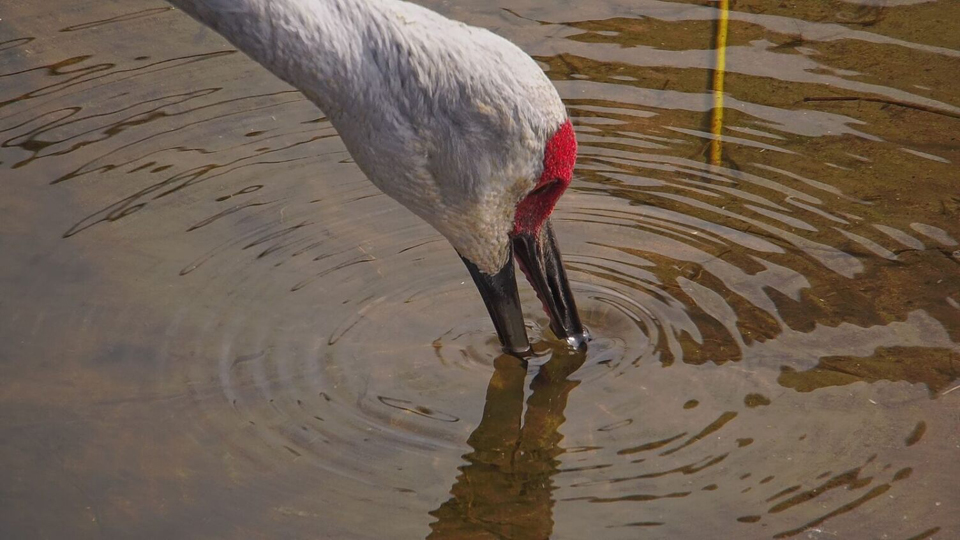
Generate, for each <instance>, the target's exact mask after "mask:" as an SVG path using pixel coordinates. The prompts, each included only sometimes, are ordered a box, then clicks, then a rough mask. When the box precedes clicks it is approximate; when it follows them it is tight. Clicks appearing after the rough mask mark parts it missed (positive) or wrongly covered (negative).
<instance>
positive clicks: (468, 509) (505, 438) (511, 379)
mask: <svg viewBox="0 0 960 540" xmlns="http://www.w3.org/2000/svg"><path fill="white" fill-rule="evenodd" d="M585 359H586V358H585V356H584V355H583V354H581V353H576V352H569V351H557V352H556V353H555V354H554V355H553V357H552V358H551V359H550V360H549V361H548V362H547V363H546V364H544V365H542V366H540V368H539V370H538V372H537V375H536V376H535V377H534V378H533V382H532V383H531V384H530V387H531V390H532V393H531V394H530V398H529V399H528V400H527V403H526V412H524V406H523V405H524V404H523V398H524V389H525V381H526V375H527V369H526V362H523V361H520V360H518V359H516V358H514V357H512V356H506V355H505V356H501V357H499V358H497V359H496V360H495V362H494V369H495V371H494V373H493V377H491V378H490V383H489V384H488V385H487V398H486V404H485V405H484V408H483V417H482V418H481V420H480V424H479V425H478V426H477V428H476V429H475V430H474V431H473V433H471V434H470V438H469V439H467V444H469V445H470V447H471V448H473V451H472V452H470V453H469V454H465V455H464V456H463V459H464V460H465V461H466V462H467V464H466V465H464V466H462V467H460V475H459V476H458V477H457V482H456V484H454V486H453V488H452V489H451V490H450V493H451V498H450V499H449V500H448V501H447V502H445V503H444V504H443V505H441V506H440V508H437V509H436V510H434V511H433V512H430V515H432V516H434V517H435V518H437V521H435V522H434V523H432V524H431V525H430V528H431V529H433V532H432V533H430V535H429V536H428V537H427V538H429V539H431V540H440V539H446V540H452V539H461V538H462V539H474V538H476V539H480V538H549V537H550V535H551V534H552V533H553V507H554V494H553V492H554V490H555V488H554V485H553V480H552V479H553V477H554V476H556V474H557V473H558V472H559V468H560V461H559V459H557V458H558V457H559V456H560V454H562V453H563V452H564V450H563V448H561V447H560V442H561V440H563V435H561V434H560V426H562V425H563V422H564V420H565V418H564V416H563V412H564V409H565V408H566V407H567V396H568V395H569V394H570V392H571V391H572V390H573V389H574V388H576V387H577V385H578V384H579V383H578V382H577V381H575V380H570V379H569V376H570V375H571V374H572V373H573V372H574V371H576V370H577V369H578V368H579V367H580V366H582V365H583V362H584V360H585Z"/></svg>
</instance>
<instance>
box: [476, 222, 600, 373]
mask: <svg viewBox="0 0 960 540" xmlns="http://www.w3.org/2000/svg"><path fill="white" fill-rule="evenodd" d="M510 247H511V251H510V253H509V256H508V258H507V263H506V264H505V265H504V266H503V268H501V269H500V271H499V272H497V273H496V274H493V275H490V274H485V273H483V272H482V271H480V269H478V268H477V267H476V265H474V264H473V263H472V262H470V261H468V260H467V259H464V258H463V257H461V259H462V260H463V262H464V264H466V266H467V269H468V270H470V275H471V276H472V277H473V282H474V283H475V284H476V285H477V289H479V290H480V296H482V297H483V303H484V304H485V305H486V306H487V311H488V312H489V313H490V318H491V319H492V320H493V326H494V327H495V328H496V330H497V335H498V336H499V338H500V344H501V345H502V346H503V350H504V352H506V353H508V354H512V355H514V356H519V357H521V358H522V357H525V356H529V355H531V354H532V350H531V348H530V342H529V341H528V340H527V330H526V328H525V327H524V324H523V311H522V310H521V308H520V295H519V293H518V292H517V281H516V277H515V274H514V271H513V257H514V255H516V257H517V260H518V262H519V264H520V268H521V270H523V273H524V274H526V276H527V280H528V281H529V282H530V284H531V285H532V286H533V288H534V290H536V291H537V296H538V297H539V298H540V301H541V302H542V303H543V308H544V311H546V312H547V315H549V317H550V329H551V330H553V333H554V334H555V335H556V336H557V337H558V338H560V339H563V340H565V341H567V343H569V344H570V345H571V346H573V347H574V348H577V349H579V348H581V347H584V346H585V345H586V341H587V335H586V333H585V332H584V331H583V325H582V324H581V323H580V315H579V314H578V313H577V305H576V304H575V303H574V301H573V293H572V292H571V291H570V283H569V282H568V281H567V274H566V271H564V269H563V263H562V261H561V260H560V252H559V250H558V248H557V239H556V236H554V234H553V228H552V227H551V225H550V221H549V220H548V221H546V222H544V224H543V226H542V227H541V228H540V232H539V234H538V235H533V234H530V233H518V234H515V235H513V237H512V241H511V246H510Z"/></svg>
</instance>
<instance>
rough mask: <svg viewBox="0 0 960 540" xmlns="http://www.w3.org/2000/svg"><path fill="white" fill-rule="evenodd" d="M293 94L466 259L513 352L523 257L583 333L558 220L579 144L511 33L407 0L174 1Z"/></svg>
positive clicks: (567, 335) (550, 307) (570, 332)
mask: <svg viewBox="0 0 960 540" xmlns="http://www.w3.org/2000/svg"><path fill="white" fill-rule="evenodd" d="M169 1H170V2H171V3H172V4H174V5H175V6H177V7H179V8H181V9H182V10H184V11H185V12H187V13H188V14H190V15H191V16H193V17H194V18H195V19H197V20H199V21H200V22H202V23H203V24H205V25H207V26H209V27H210V28H212V29H214V30H215V31H216V32H218V33H219V34H221V35H223V36H224V37H225V38H226V39H227V40H229V41H230V42H231V43H233V45H234V46H236V47H237V48H238V49H240V50H241V51H243V52H244V53H246V54H247V55H249V56H250V57H252V58H253V59H254V60H256V61H257V62H259V63H260V64H261V65H263V66H264V67H266V68H267V69H268V70H270V71H271V72H273V73H274V74H275V75H276V76H278V77H280V78H281V79H283V80H284V81H286V82H287V83H289V84H291V85H293V86H294V87H296V88H297V89H298V90H299V91H301V92H302V93H303V94H304V95H305V96H306V97H307V98H308V99H310V100H311V101H312V102H313V103H315V104H316V105H317V106H318V107H320V109H321V110H323V112H324V113H325V114H326V115H327V118H328V119H329V120H330V122H331V123H332V125H333V126H334V127H335V128H336V129H337V131H338V132H339V134H340V136H341V137H342V139H343V142H344V144H345V145H346V147H347V150H348V151H349V152H350V154H351V155H352V156H353V158H354V160H355V161H356V163H357V165H358V166H359V167H360V169H361V170H362V171H363V172H364V174H366V176H367V177H368V178H369V179H370V180H371V181H372V182H373V183H374V184H375V185H376V186H377V187H378V188H379V189H381V190H382V191H383V192H384V193H386V194H387V195H389V196H390V197H392V198H393V199H395V200H396V201H398V202H400V204H402V205H403V206H405V207H407V208H408V209H410V210H411V211H413V212H414V213H415V214H416V215H418V216H420V217H421V218H423V219H424V220H426V221H427V222H428V223H429V224H430V225H432V226H433V227H434V228H435V229H436V230H437V231H439V232H440V233H441V234H442V235H443V236H444V237H446V238H447V240H449V242H450V244H452V245H453V247H454V249H456V251H457V252H458V253H459V255H460V257H461V259H463V261H464V263H465V264H466V266H467V268H468V269H469V271H470V274H471V276H472V277H473V280H474V282H475V284H476V285H477V287H478V289H479V290H480V294H481V296H482V297H483V300H484V303H485V304H486V307H487V310H488V311H489V313H490V317H491V319H492V320H493V324H494V327H495V328H496V331H497V335H498V336H499V338H500V342H501V345H502V346H503V348H504V350H505V351H506V352H508V353H511V354H514V355H517V356H524V355H527V354H529V353H530V345H529V341H528V339H527V334H526V328H525V327H524V322H523V313H522V311H521V307H520V300H519V294H518V292H517V284H516V279H515V277H514V269H513V259H514V256H516V259H517V261H518V263H519V265H520V268H521V270H522V271H523V272H524V274H525V275H526V276H527V279H528V280H529V281H530V283H531V285H532V286H533V288H534V289H535V290H536V292H537V295H538V296H539V298H540V300H541V302H542V303H543V306H544V310H545V311H546V312H547V314H548V315H549V317H550V328H551V329H552V330H553V333H554V334H555V335H556V336H557V337H559V338H561V339H564V340H566V341H567V342H568V343H570V344H571V345H572V346H574V347H580V346H582V345H583V344H584V343H585V341H586V338H585V336H586V334H585V332H584V329H583V326H582V324H581V323H580V317H579V314H578V313H577V308H576V305H575V303H574V299H573V294H572V293H571V291H570V286H569V283H568V281H567V277H566V273H565V271H564V267H563V264H562V262H561V259H560V254H559V252H558V248H557V241H556V237H555V236H554V233H553V229H552V227H551V225H550V221H549V216H550V214H551V212H552V211H553V208H554V205H555V204H556V202H557V199H559V197H560V196H561V195H562V194H563V192H564V190H566V188H567V186H568V185H569V184H570V180H571V178H572V175H573V167H574V162H575V160H576V152H577V142H576V138H575V136H574V131H573V127H572V126H571V124H570V120H569V119H568V117H567V114H566V111H565V109H564V106H563V103H562V101H561V100H560V96H559V95H558V94H557V91H556V89H555V88H554V86H553V85H552V84H551V83H550V81H549V79H548V78H547V77H546V75H545V74H544V73H543V71H542V70H541V69H540V67H539V66H538V65H537V64H536V62H534V60H533V59H531V58H530V57H529V56H528V55H527V54H525V53H524V52H523V51H522V50H520V49H519V48H518V47H517V46H515V45H514V44H512V43H510V42H509V41H507V40H506V39H504V38H501V37H499V36H497V35H496V34H493V33H492V32H489V31H487V30H484V29H481V28H475V27H472V26H468V25H466V24H463V23H460V22H456V21H452V20H450V19H447V18H445V17H443V16H441V15H439V14H437V13H435V12H433V11H430V10H428V9H426V8H424V7H421V6H418V5H415V4H411V3H408V2H403V1H399V0H169Z"/></svg>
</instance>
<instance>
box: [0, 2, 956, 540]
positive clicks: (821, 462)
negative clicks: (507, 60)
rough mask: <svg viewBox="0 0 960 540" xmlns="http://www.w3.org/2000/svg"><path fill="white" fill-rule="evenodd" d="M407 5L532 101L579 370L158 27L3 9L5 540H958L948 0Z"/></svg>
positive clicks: (224, 72)
mask: <svg viewBox="0 0 960 540" xmlns="http://www.w3.org/2000/svg"><path fill="white" fill-rule="evenodd" d="M427 5H428V6H429V7H431V8H434V9H436V10H438V11H440V12H442V13H444V14H446V15H448V16H451V17H455V18H458V19H460V20H464V21H466V22H469V23H472V24H476V25H480V26H485V27H487V28H490V29H492V30H494V31H496V32H498V33H500V34H501V35H504V36H506V37H508V38H510V39H512V40H514V41H515V42H517V43H518V44H519V45H521V46H522V47H523V48H524V49H525V50H526V51H528V52H529V53H530V54H531V55H533V56H534V57H535V58H536V59H537V60H538V61H539V62H540V64H541V65H542V67H543V68H544V69H545V70H546V71H547V73H548V74H549V76H550V77H551V78H552V79H553V80H554V81H555V83H556V85H557V87H558V89H559V90H560V93H561V95H562V96H563V98H564V100H565V102H566V104H567V107H568V110H569V112H570V114H571V117H572V119H573V123H574V125H575V127H576V130H577V136H578V139H579V141H580V158H579V161H578V172H577V174H576V178H575V180H574V183H573V185H572V188H571V190H570V191H569V192H568V195H566V196H565V197H564V199H563V200H562V201H561V203H560V206H559V208H558V210H557V213H556V214H555V218H554V223H555V227H556V230H557V233H558V236H559V238H560V242H561V245H562V247H563V251H564V256H565V259H566V261H567V265H568V272H569V274H570V278H571V280H572V282H573V288H574V291H575V293H576V294H577V299H578V302H579V305H580V308H581V312H582V316H583V319H584V322H585V324H586V325H587V326H588V327H589V328H590V329H591V331H592V333H593V334H594V336H595V337H596V339H595V341H594V342H593V343H592V344H591V348H590V350H589V353H588V354H587V355H586V356H582V355H575V354H571V353H570V352H569V351H565V350H564V349H562V348H560V347H558V346H557V345H556V344H555V343H554V342H553V341H551V340H550V339H549V337H548V336H547V337H543V335H544V332H543V330H542V329H543V328H544V327H545V326H546V320H545V319H544V318H543V317H542V316H541V315H540V314H541V310H540V308H539V306H538V303H537V300H536V297H535V295H534V293H533V292H532V290H530V289H529V288H528V287H524V288H523V289H522V292H521V295H522V298H523V301H524V306H525V311H526V313H527V314H528V315H529V317H530V319H529V320H528V324H529V327H530V332H531V334H532V335H533V336H534V337H535V338H536V340H537V343H536V348H537V350H538V351H539V352H540V353H541V355H540V356H538V357H537V358H535V359H534V360H533V361H532V362H531V363H530V365H529V366H526V367H524V366H522V365H520V363H519V362H518V361H516V360H514V359H511V358H509V357H503V356H500V355H499V354H498V352H497V346H496V337H495V335H494V333H493V331H492V327H491V325H490V323H489V319H488V318H487V315H486V313H485V311H484V308H483V304H482V303H481V301H480V298H479V295H478V294H477V292H476V291H475V289H474V288H473V285H472V284H471V283H470V280H469V277H468V274H467V273H466V271H465V269H464V268H463V266H462V264H461V263H460V261H459V260H458V258H457V256H456V254H455V253H454V251H453V250H452V249H451V248H450V247H449V245H447V244H446V243H445V242H444V241H443V240H442V238H440V237H439V235H438V234H437V233H436V232H434V231H433V230H432V229H431V228H430V227H428V226H427V225H425V224H423V223H421V222H420V221H419V220H417V219H416V218H415V217H414V216H412V215H411V214H410V213H409V212H407V211H406V210H404V209H403V208H401V207H399V206H398V205H397V204H395V203H393V202H392V201H391V200H390V199H388V198H387V197H386V196H384V195H382V194H380V193H379V192H378V191H377V190H376V189H375V188H374V187H373V186H372V185H371V184H370V183H369V182H368V181H367V180H366V179H365V178H364V177H363V175H362V174H361V173H360V172H359V170H358V169H357V167H356V165H355V164H353V163H352V161H351V159H350V156H349V155H348V154H347V152H346V151H345V149H344V147H343V145H342V143H341V141H340V139H339V138H338V136H337V134H336V132H335V131H334V130H333V129H332V127H331V126H330V124H329V123H328V122H327V121H326V120H325V118H324V116H323V113H322V112H320V111H318V110H316V108H315V107H313V106H312V105H311V104H310V103H308V102H307V101H306V100H305V99H304V98H303V97H301V96H300V95H299V94H298V93H296V92H293V91H292V90H291V89H290V88H289V87H287V86H285V85H284V84H283V83H281V82H279V81H277V80H276V79H274V78H273V77H272V76H270V75H269V74H268V73H267V72H265V71H264V70H263V69H261V68H259V67H258V66H257V65H255V64H254V63H252V62H251V61H249V60H248V59H246V58H245V57H244V56H243V55H241V54H239V53H236V52H234V51H233V50H232V48H231V47H230V46H229V45H228V44H226V43H225V42H224V41H222V40H221V39H220V38H218V37H217V36H216V35H214V34H213V33H211V32H210V31H207V30H204V29H202V28H200V27H199V26H198V25H196V24H195V23H194V22H192V21H191V20H190V19H188V18H187V17H186V16H184V15H183V14H182V13H180V12H177V11H175V10H173V9H170V8H169V7H168V6H167V5H166V4H164V3H162V2H155V1H154V2H151V1H142V0H125V1H123V2H119V1H92V0H81V1H74V2H64V1H59V0H54V1H53V2H39V1H36V0H32V1H26V2H16V3H14V4H11V5H7V6H6V7H5V8H3V9H0V19H2V21H0V253H2V261H3V262H2V264H0V381H2V383H0V463H3V465H4V466H3V467H2V473H0V501H2V503H0V530H2V531H3V535H2V536H3V537H4V538H72V539H85V538H101V537H102V538H144V539H148V538H157V539H168V538H211V539H212V538H224V539H226V538H338V539H339V538H344V539H386V538H397V539H408V538H427V537H429V538H431V539H481V538H482V539H487V538H490V539H492V538H510V539H530V540H539V539H543V538H548V537H549V538H558V539H579V538H595V539H635V538H656V539H659V538H664V539H686V538H689V539H699V538H776V539H779V538H876V539H881V538H883V539H887V538H889V539H896V540H906V539H913V540H917V539H926V538H937V539H950V538H957V537H960V496H958V494H957V488H956V484H957V481H956V479H957V478H958V475H960V460H958V457H960V414H958V410H960V391H955V390H957V388H958V385H960V380H958V379H960V344H958V343H960V245H958V241H960V188H958V186H960V183H958V181H960V173H958V169H957V164H958V163H960V141H958V135H960V90H958V87H957V84H956V74H957V73H960V23H958V21H960V4H958V3H956V2H951V1H941V2H924V1H922V0H920V1H916V0H905V1H895V0H891V1H883V0H857V1H854V0H849V1H840V0H833V1H825V2H795V3H789V2H788V3H783V2H779V1H773V0H737V1H734V2H731V7H730V12H729V16H728V17H727V20H726V22H725V23H723V24H721V23H719V20H720V19H722V18H723V17H722V16H721V14H722V11H721V10H720V9H718V6H719V5H720V4H717V3H711V2H701V1H678V2H666V1H645V0H634V1H630V2H624V1H618V0H604V1H600V2H564V1H552V2H536V3H533V2H526V1H523V2H521V3H519V4H518V3H516V2H500V3H495V4H490V3H485V2H467V1H464V2H428V3H427ZM718 40H719V42H720V43H721V44H723V45H724V48H723V51H724V53H725V54H724V55H723V58H722V59H721V58H720V57H718ZM720 68H722V69H720ZM720 75H722V77H721V76H720ZM721 79H722V80H721ZM721 98H722V107H718V105H721V103H720V101H718V100H720V99H721ZM720 113H722V114H720Z"/></svg>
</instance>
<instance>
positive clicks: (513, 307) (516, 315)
mask: <svg viewBox="0 0 960 540" xmlns="http://www.w3.org/2000/svg"><path fill="white" fill-rule="evenodd" d="M460 259H461V260H462V261H463V264H465V265H467V270H470V276H471V277H473V282H474V283H475V284H476V285H477V289H479V290H480V296H482V297H483V303H484V304H485V305H486V306H487V311H488V312H489V313H490V319H492V320H493V327H494V328H496V329H497V336H498V337H499V338H500V345H501V346H502V347H503V351H504V352H505V353H507V354H512V355H513V356H517V357H519V358H523V357H525V356H530V355H531V354H533V350H532V349H531V348H530V342H529V341H527V329H526V327H524V326H523V310H521V309H520V294H519V293H518V292H517V279H516V277H515V274H514V273H513V251H512V250H511V251H510V253H509V254H508V256H507V263H506V264H504V265H503V268H501V269H500V271H499V272H497V273H496V274H493V275H491V274H485V273H483V272H482V271H481V270H480V269H479V268H477V266H476V265H475V264H473V263H472V262H470V261H469V260H467V259H465V258H463V256H461V257H460Z"/></svg>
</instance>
